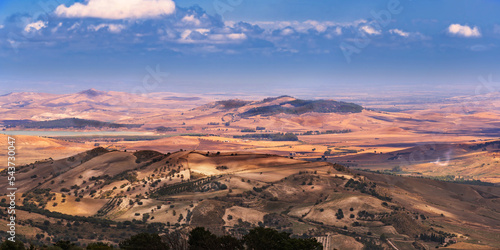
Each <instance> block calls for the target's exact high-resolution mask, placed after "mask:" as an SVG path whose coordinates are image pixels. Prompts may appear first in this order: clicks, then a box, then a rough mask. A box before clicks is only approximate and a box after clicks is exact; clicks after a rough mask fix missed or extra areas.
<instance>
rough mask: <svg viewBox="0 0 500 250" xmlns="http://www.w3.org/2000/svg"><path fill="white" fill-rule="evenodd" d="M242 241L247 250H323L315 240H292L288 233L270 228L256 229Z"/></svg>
mask: <svg viewBox="0 0 500 250" xmlns="http://www.w3.org/2000/svg"><path fill="white" fill-rule="evenodd" d="M243 240H244V242H245V244H246V246H247V248H248V249H249V250H261V249H273V250H295V249H301V250H316V249H323V246H322V245H321V243H319V242H318V241H316V239H292V238H290V234H289V233H285V232H281V233H280V232H278V231H276V230H274V229H271V228H263V227H257V228H254V229H252V230H250V232H249V233H248V234H247V235H245V236H244V237H243Z"/></svg>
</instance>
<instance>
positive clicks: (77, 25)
mask: <svg viewBox="0 0 500 250" xmlns="http://www.w3.org/2000/svg"><path fill="white" fill-rule="evenodd" d="M78 27H80V23H75V24H73V25H71V27H69V29H68V31H71V30H74V29H76V28H78Z"/></svg>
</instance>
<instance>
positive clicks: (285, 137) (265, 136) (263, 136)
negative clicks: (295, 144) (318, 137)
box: [234, 132, 299, 141]
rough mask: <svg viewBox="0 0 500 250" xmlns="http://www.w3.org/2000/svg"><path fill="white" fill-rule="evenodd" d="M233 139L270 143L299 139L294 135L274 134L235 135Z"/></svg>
mask: <svg viewBox="0 0 500 250" xmlns="http://www.w3.org/2000/svg"><path fill="white" fill-rule="evenodd" d="M234 138H241V139H260V140H271V141H298V140H299V138H298V137H297V135H295V134H294V133H290V132H288V133H275V134H247V135H235V136H234Z"/></svg>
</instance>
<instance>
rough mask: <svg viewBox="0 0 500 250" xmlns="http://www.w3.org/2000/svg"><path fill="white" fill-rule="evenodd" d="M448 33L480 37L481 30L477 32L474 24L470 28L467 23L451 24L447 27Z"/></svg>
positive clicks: (477, 29)
mask: <svg viewBox="0 0 500 250" xmlns="http://www.w3.org/2000/svg"><path fill="white" fill-rule="evenodd" d="M448 33H450V34H452V35H457V36H462V37H480V36H481V32H479V28H478V27H477V26H474V27H473V28H471V27H470V26H467V25H460V24H452V25H450V27H448Z"/></svg>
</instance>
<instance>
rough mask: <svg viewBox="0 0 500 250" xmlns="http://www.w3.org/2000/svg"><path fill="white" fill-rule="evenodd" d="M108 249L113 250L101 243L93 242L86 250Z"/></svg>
mask: <svg viewBox="0 0 500 250" xmlns="http://www.w3.org/2000/svg"><path fill="white" fill-rule="evenodd" d="M108 249H113V247H112V246H110V245H108V244H106V243H103V242H93V243H90V244H88V245H87V250H108Z"/></svg>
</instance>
